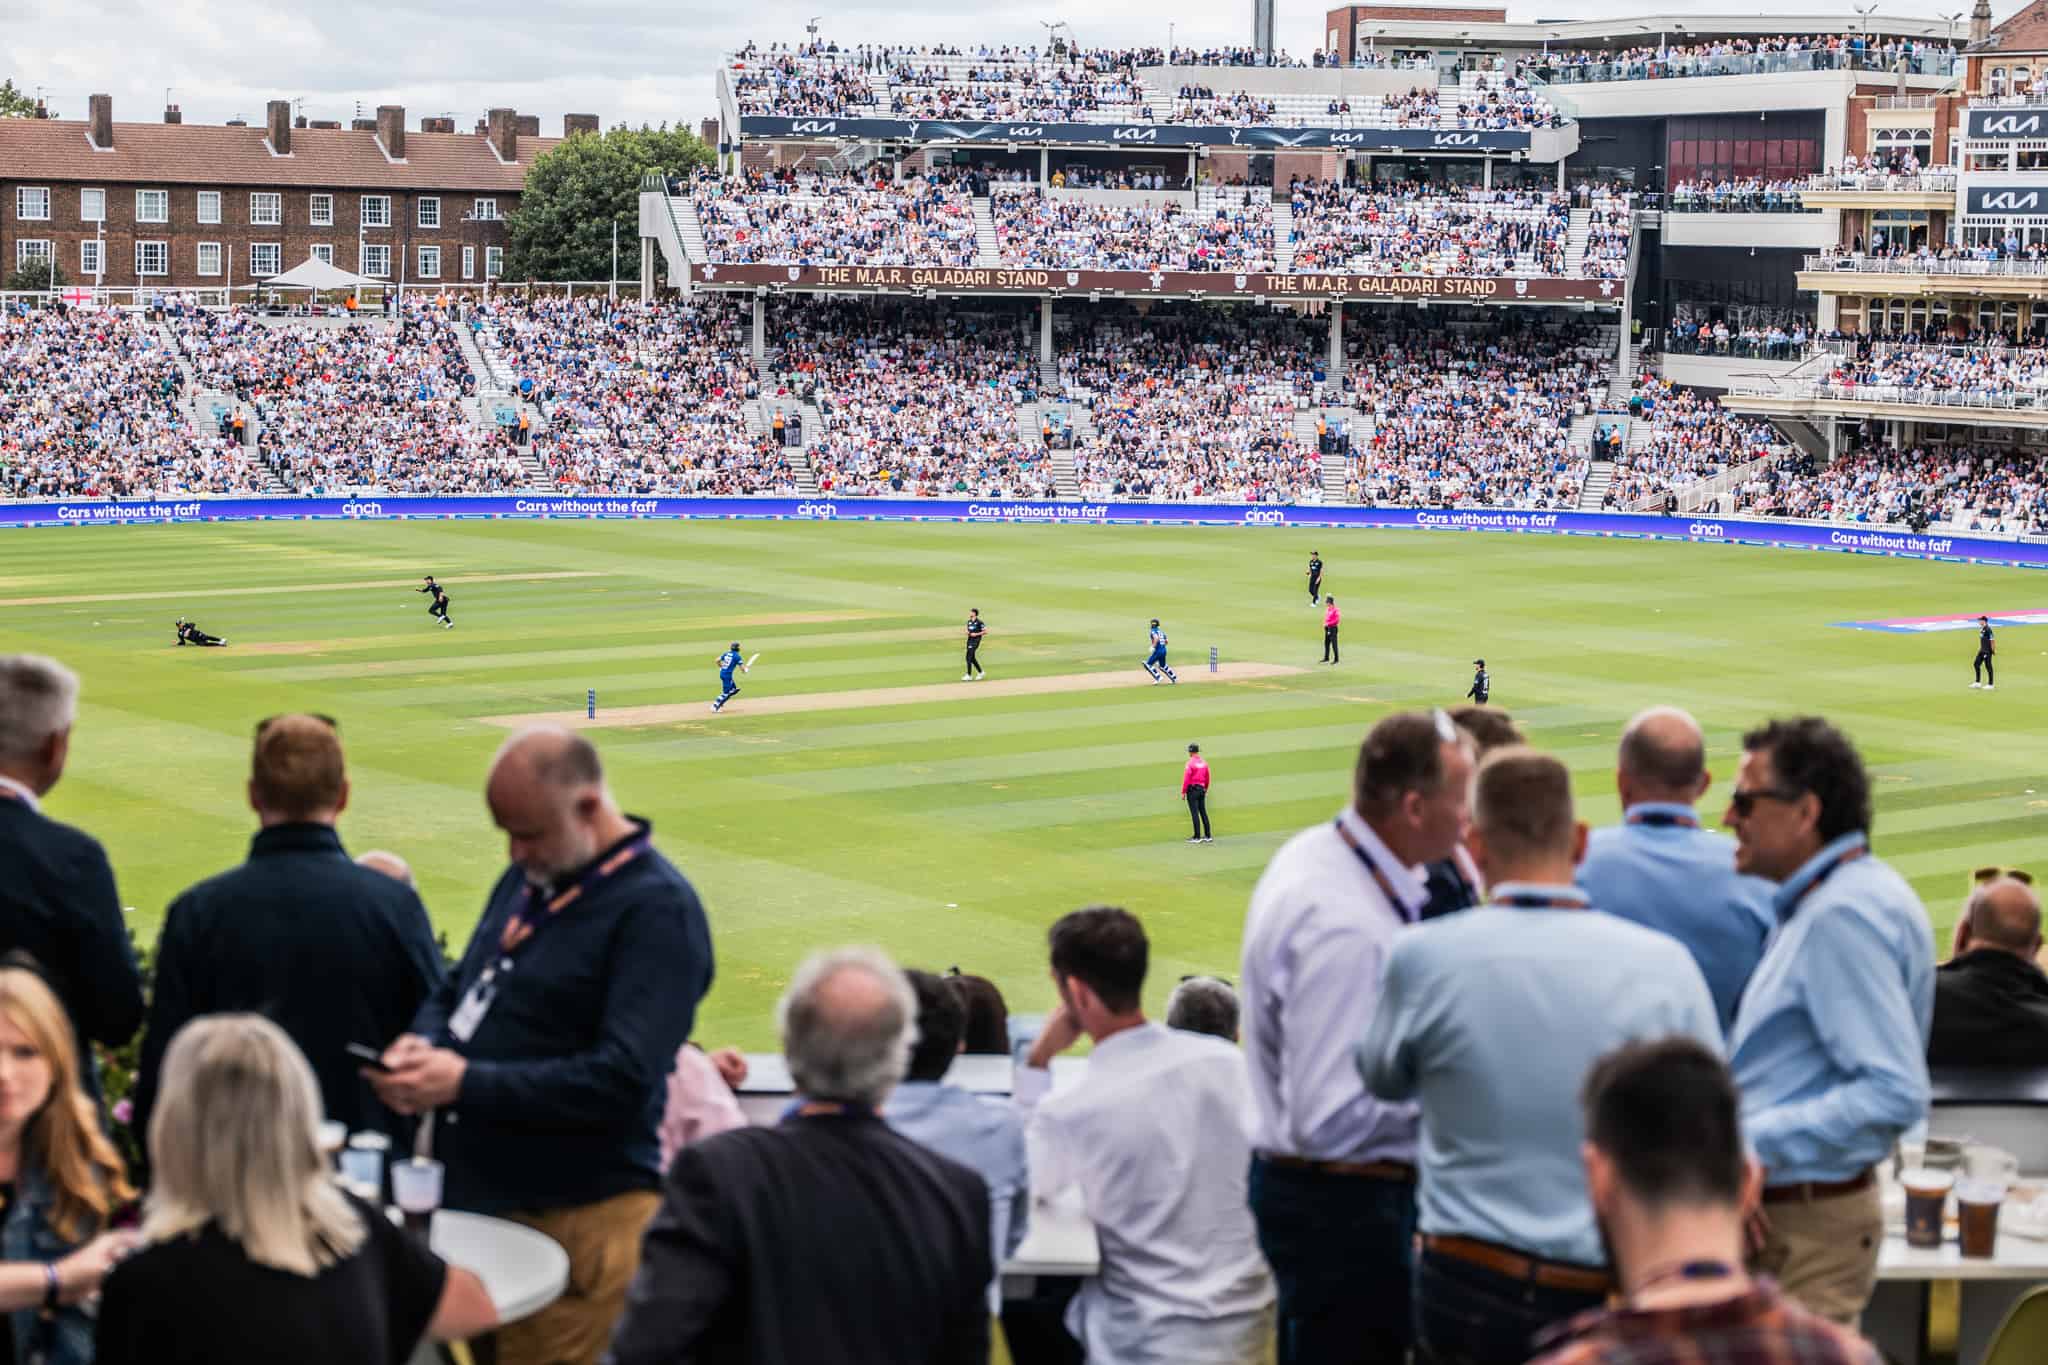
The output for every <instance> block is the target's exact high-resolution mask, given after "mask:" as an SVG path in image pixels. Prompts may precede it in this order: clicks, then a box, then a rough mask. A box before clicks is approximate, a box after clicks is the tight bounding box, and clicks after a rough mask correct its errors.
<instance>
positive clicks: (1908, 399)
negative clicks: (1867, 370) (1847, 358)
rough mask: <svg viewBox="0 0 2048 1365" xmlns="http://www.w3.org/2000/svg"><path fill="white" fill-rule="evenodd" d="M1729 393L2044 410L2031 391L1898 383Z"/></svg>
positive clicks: (1755, 387) (1744, 388)
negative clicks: (1951, 387)
mask: <svg viewBox="0 0 2048 1365" xmlns="http://www.w3.org/2000/svg"><path fill="white" fill-rule="evenodd" d="M1729 393H1730V394H1731V395H1733V396H1735V397H1738V398H1818V399H1828V400H1831V401H1834V402H1849V403H1883V404H1888V405H1889V404H1894V403H1895V404H1898V405H1900V406H1906V405H1913V406H1918V407H1929V408H1970V409H1977V410H1983V411H2000V412H2012V411H2017V410H2026V411H2043V410H2048V402H2044V401H2043V399H2044V397H2048V395H2043V394H2042V393H2040V392H2038V391H2033V390H2008V391H1999V390H1990V389H1915V388H1908V387H1906V386H1904V385H1901V384H1830V383H1828V382H1826V381H1824V380H1823V381H1821V382H1818V383H1813V384H1789V385H1783V386H1779V385H1764V384H1756V383H1746V384H1736V385H1733V386H1731V387H1730V389H1729Z"/></svg>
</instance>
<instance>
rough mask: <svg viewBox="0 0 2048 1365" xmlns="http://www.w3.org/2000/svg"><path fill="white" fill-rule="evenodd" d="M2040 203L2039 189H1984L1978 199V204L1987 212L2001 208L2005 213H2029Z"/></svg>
mask: <svg viewBox="0 0 2048 1365" xmlns="http://www.w3.org/2000/svg"><path fill="white" fill-rule="evenodd" d="M2040 205H2041V192H2040V191H2039V190H1986V191H1984V194H1983V197H1982V198H1981V199H1979V200H1978V206H1979V207H1980V208H1982V209H1984V210H1986V211H1987V212H1988V211H1990V210H1992V209H2003V210H2005V211H2006V212H2007V213H2031V212H2033V211H2034V210H2035V209H2037V208H2039V207H2040Z"/></svg>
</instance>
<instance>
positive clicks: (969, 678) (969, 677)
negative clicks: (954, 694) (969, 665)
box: [960, 673, 974, 682]
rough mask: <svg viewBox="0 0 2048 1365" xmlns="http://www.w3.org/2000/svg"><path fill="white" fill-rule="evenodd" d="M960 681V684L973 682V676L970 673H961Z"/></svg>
mask: <svg viewBox="0 0 2048 1365" xmlns="http://www.w3.org/2000/svg"><path fill="white" fill-rule="evenodd" d="M960 681H961V682H973V681H974V675H973V674H972V673H962V674H961V675H960Z"/></svg>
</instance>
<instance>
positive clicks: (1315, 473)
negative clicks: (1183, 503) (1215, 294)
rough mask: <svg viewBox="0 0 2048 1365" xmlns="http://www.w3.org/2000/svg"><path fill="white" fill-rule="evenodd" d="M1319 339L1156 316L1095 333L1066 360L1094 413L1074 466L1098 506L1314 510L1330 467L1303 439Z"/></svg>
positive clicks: (1209, 318) (1071, 383) (1296, 330)
mask: <svg viewBox="0 0 2048 1365" xmlns="http://www.w3.org/2000/svg"><path fill="white" fill-rule="evenodd" d="M1315 353H1316V351H1315V337H1314V335H1313V334H1312V333H1311V332H1310V331H1309V330H1308V329H1306V328H1304V327H1303V326H1302V325H1301V324H1300V322H1299V321H1298V320H1296V319H1294V318H1291V317H1282V316H1271V315H1269V316H1264V317H1260V316H1256V315H1254V316H1251V317H1246V318H1242V319H1239V318H1235V317H1232V316H1230V315H1224V314H1204V313H1202V312H1201V311H1199V310H1195V311H1188V312H1168V311H1164V310H1161V311H1155V312H1154V313H1152V314H1150V315H1148V316H1146V317H1144V318H1142V319H1140V318H1138V317H1136V316H1135V315H1132V316H1124V317H1114V318H1105V319H1102V320H1098V321H1096V322H1094V323H1093V325H1091V326H1088V327H1087V328H1086V329H1085V331H1084V332H1083V333H1082V335H1081V336H1080V337H1079V339H1078V341H1077V343H1076V345H1075V347H1074V348H1073V350H1072V351H1071V352H1070V353H1068V354H1066V355H1063V356H1062V357H1061V358H1060V377H1061V382H1062V385H1063V387H1064V389H1065V391H1066V392H1067V393H1068V395H1069V396H1071V397H1075V398H1078V399H1079V400H1080V401H1082V402H1083V403H1085V404H1086V405H1087V406H1088V407H1089V408H1090V410H1091V412H1092V422H1093V426H1094V431H1093V434H1092V435H1090V436H1089V437H1088V439H1087V442H1086V444H1085V445H1084V447H1083V448H1082V449H1081V450H1079V451H1077V452H1076V454H1075V457H1074V468H1075V475H1076V477H1077V478H1078V479H1079V480H1080V483H1081V489H1082V492H1083V494H1084V495H1086V496H1088V497H1091V498H1109V497H1117V498H1160V499H1174V500H1181V499H1199V498H1217V499H1226V500H1233V501H1244V502H1283V503H1284V502H1309V501H1315V500H1317V499H1318V498H1319V497H1320V494H1321V483H1322V466H1321V462H1320V460H1319V458H1318V457H1317V455H1316V452H1315V449H1314V447H1313V446H1312V445H1304V444H1303V443H1302V442H1300V441H1299V440H1298V439H1297V437H1296V436H1295V432H1294V413H1295V408H1296V405H1297V403H1305V402H1306V401H1307V398H1308V396H1309V395H1310V394H1311V393H1312V392H1313V390H1314V386H1315V381H1316V371H1315V363H1314V356H1315Z"/></svg>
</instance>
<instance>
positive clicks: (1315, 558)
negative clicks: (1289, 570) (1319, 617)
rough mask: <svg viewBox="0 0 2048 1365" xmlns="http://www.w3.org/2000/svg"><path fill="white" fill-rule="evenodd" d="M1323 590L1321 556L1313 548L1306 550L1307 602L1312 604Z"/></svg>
mask: <svg viewBox="0 0 2048 1365" xmlns="http://www.w3.org/2000/svg"><path fill="white" fill-rule="evenodd" d="M1322 591H1323V557H1322V556H1321V555H1320V554H1318V553H1316V552H1315V551H1314V550H1310V551H1309V552H1308V604H1309V605H1310V606H1314V605H1315V604H1316V599H1317V598H1318V597H1320V596H1321V595H1322Z"/></svg>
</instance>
